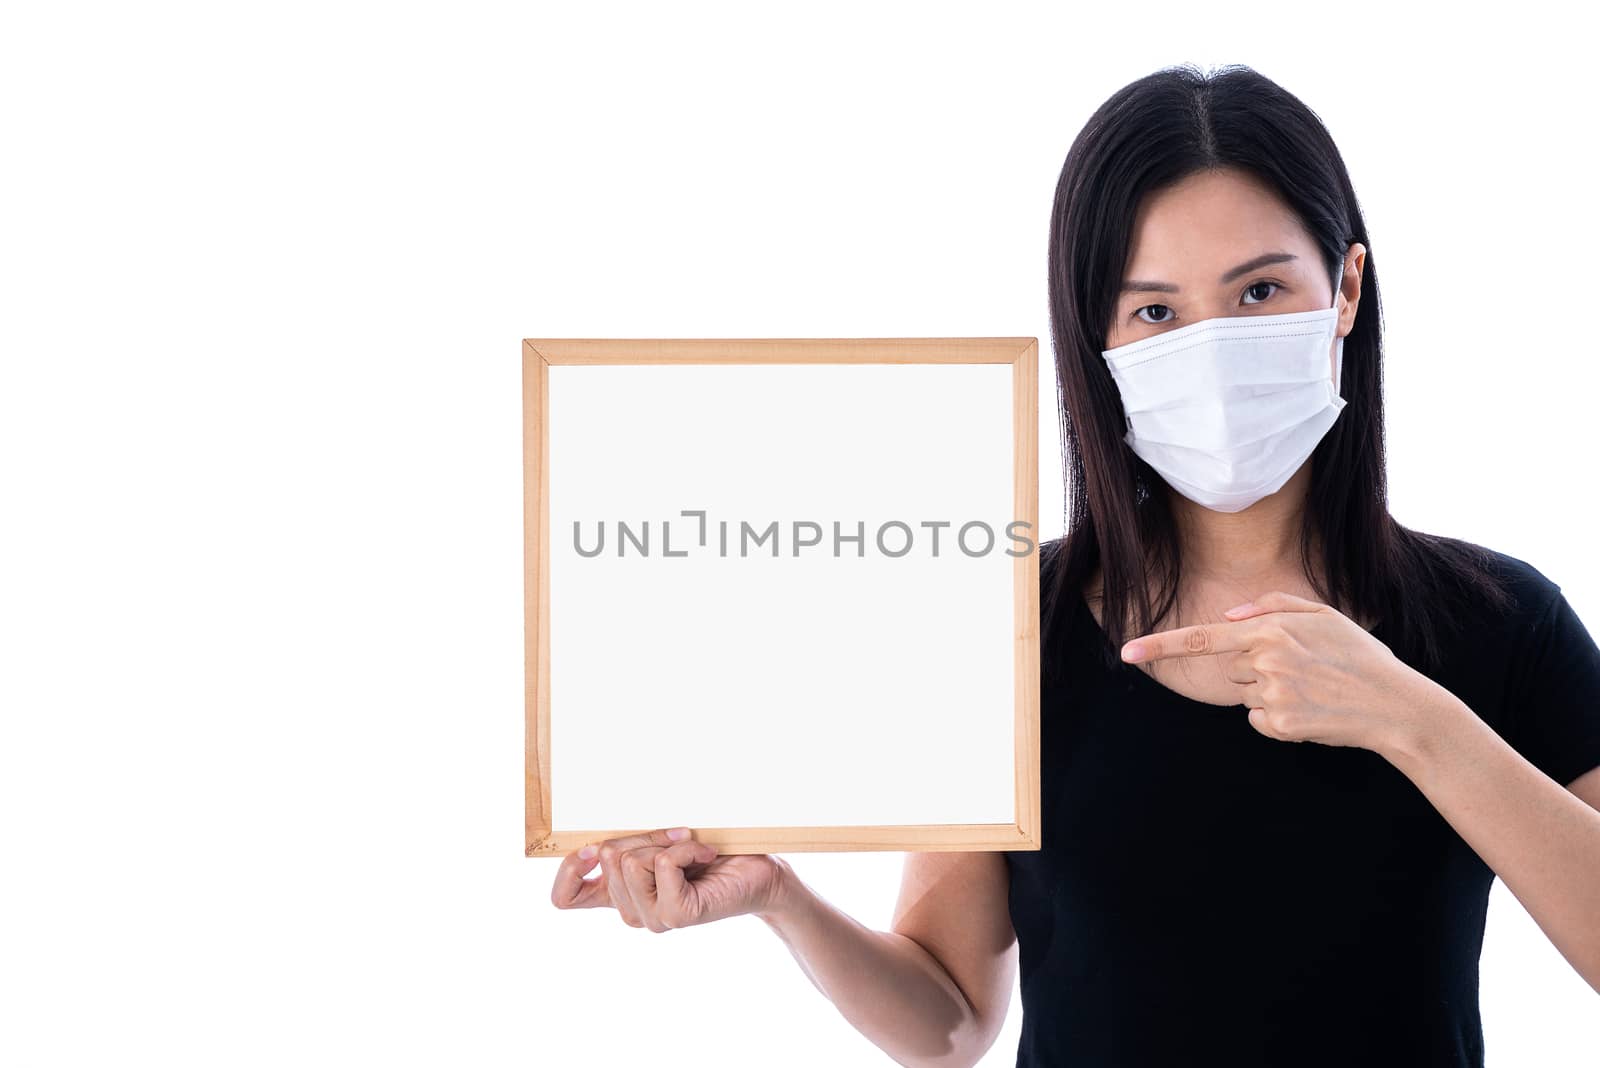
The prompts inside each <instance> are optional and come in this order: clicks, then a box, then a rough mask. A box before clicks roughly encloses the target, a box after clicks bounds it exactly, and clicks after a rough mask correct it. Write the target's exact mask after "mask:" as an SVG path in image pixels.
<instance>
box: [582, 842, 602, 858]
mask: <svg viewBox="0 0 1600 1068" xmlns="http://www.w3.org/2000/svg"><path fill="white" fill-rule="evenodd" d="M598 852H600V851H599V850H598V849H596V848H595V847H594V846H592V845H587V846H584V847H583V848H582V849H580V850H578V857H579V858H580V859H582V860H588V859H589V858H590V857H592V856H594V855H595V854H596V853H598Z"/></svg>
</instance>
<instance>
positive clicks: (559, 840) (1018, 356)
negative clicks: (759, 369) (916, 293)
mask: <svg viewBox="0 0 1600 1068" xmlns="http://www.w3.org/2000/svg"><path fill="white" fill-rule="evenodd" d="M1038 352H1039V342H1038V339H1037V338H1026V337H991V338H738V339H704V340H701V339H677V338H673V339H605V338H554V339H550V338H540V339H526V340H524V341H523V343H522V402H523V490H524V498H523V527H524V529H523V541H524V594H525V596H524V606H525V608H524V611H525V623H526V630H525V636H524V637H525V649H524V651H525V658H526V659H525V684H526V694H525V697H526V704H525V745H524V757H525V772H524V786H525V792H526V807H525V817H526V818H525V826H526V835H525V855H526V856H530V857H536V856H540V857H561V856H563V855H565V854H567V853H570V852H572V851H573V850H576V849H578V848H580V847H582V846H584V845H586V844H589V843H592V842H598V841H602V840H604V839H607V838H613V837H618V836H620V835H624V834H630V833H637V832H638V831H639V830H640V828H609V827H608V828H589V829H584V830H559V831H558V830H556V829H555V828H554V824H553V821H552V810H551V796H550V666H551V661H550V600H549V588H548V576H549V574H550V545H549V496H548V485H549V463H550V457H549V446H548V427H547V420H548V417H549V395H548V369H549V367H550V366H551V365H552V364H660V363H668V364H680V363H729V362H732V363H797V364H803V363H857V362H862V363H890V364H906V363H985V364H995V363H1003V364H1010V365H1011V369H1012V373H1011V382H1012V386H1011V392H1012V404H1013V411H1012V417H1013V418H1012V425H1013V428H1014V438H1015V440H1014V447H1013V463H1012V469H1013V476H1014V484H1013V504H1014V511H1013V516H1014V517H1015V518H1016V519H1018V520H1026V521H1027V523H1028V524H1029V530H1030V531H1031V532H1032V538H1033V540H1034V541H1035V543H1037V540H1038V530H1039V491H1038V483H1039V456H1038ZM1013 573H1014V587H1013V603H1014V613H1015V637H1014V647H1015V672H1014V678H1015V717H1016V719H1015V740H1016V770H1015V782H1016V818H1015V820H1014V821H1012V822H1008V823H969V824H927V825H908V826H864V827H848V826H846V827H841V826H834V827H787V828H759V827H757V828H751V827H696V828H694V831H695V837H696V838H697V839H699V840H701V841H704V842H708V843H710V844H711V845H714V846H715V847H716V848H717V849H718V850H719V851H720V852H722V853H724V854H732V853H780V852H809V851H822V850H827V851H850V850H898V851H957V850H997V849H1037V848H1039V808H1040V797H1039V555H1038V552H1037V551H1034V552H1029V553H1026V554H1025V555H1021V556H1017V557H1016V558H1015V560H1014V568H1013Z"/></svg>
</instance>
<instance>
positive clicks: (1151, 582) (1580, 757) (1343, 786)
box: [552, 67, 1600, 1065]
mask: <svg viewBox="0 0 1600 1068" xmlns="http://www.w3.org/2000/svg"><path fill="white" fill-rule="evenodd" d="M1367 241H1368V237H1367V234H1366V229H1365V226H1364V225H1363V222H1362V218H1361V213H1360V211H1359V208H1358V207H1357V204H1356V200H1355V196H1354V193H1353V189H1352V186H1351V183H1350V180H1349V178H1348V176H1347V174H1346V172H1345V169H1344V165H1343V162H1342V160H1341V158H1340V156H1339V153H1338V151H1337V149H1336V148H1335V146H1334V145H1333V143H1332V141H1331V140H1330V138H1329V136H1328V134H1327V132H1326V130H1325V129H1324V128H1323V126H1322V124H1321V123H1320V122H1319V121H1318V120H1317V118H1316V117H1315V116H1314V115H1313V114H1312V113H1311V112H1310V111H1309V110H1307V109H1306V107H1305V106H1304V105H1303V104H1302V103H1301V102H1300V101H1298V100H1297V99H1295V98H1294V97H1293V96H1291V95H1290V94H1288V93H1287V92H1285V91H1284V90H1283V89H1282V88H1280V87H1279V86H1277V85H1275V84H1274V83H1272V82H1271V81H1269V80H1267V79H1265V78H1263V77H1262V76H1260V75H1259V74H1257V73H1255V72H1254V71H1252V70H1250V69H1248V68H1238V67H1233V68H1225V69H1223V70H1221V71H1219V72H1216V73H1214V74H1212V75H1209V76H1207V75H1205V74H1202V73H1201V72H1200V71H1198V70H1195V69H1192V68H1188V67H1183V68H1176V69H1168V70H1163V71H1160V72H1157V73H1156V74H1153V75H1150V76H1149V77H1146V78H1142V79H1140V80H1138V81H1136V82H1134V83H1132V84H1130V85H1128V86H1126V87H1125V88H1123V89H1122V90H1120V91H1119V92H1118V93H1116V94H1115V95H1114V96H1113V97H1112V98H1111V99H1110V100H1108V101H1107V102H1106V103H1105V104H1104V105H1103V106H1102V107H1101V108H1100V109H1099V110H1098V111H1097V112H1096V113H1095V115H1094V116H1093V117H1092V118H1091V119H1090V120H1089V122H1088V124H1087V126H1086V127H1085V128H1084V130H1083V132H1082V133H1081V134H1080V135H1079V137H1078V138H1077V140H1076V142H1075V143H1074V144H1073V146H1072V148H1071V151H1070V152H1069V154H1068V157H1067V160H1066V165H1065V167H1064V169H1063V171H1062V175H1061V180H1060V182H1059V185H1058V187H1057V193H1056V201H1055V208H1054V213H1053V216H1052V221H1051V235H1050V256H1049V270H1050V273H1049V287H1050V307H1051V317H1052V332H1053V341H1054V347H1055V352H1056V359H1057V377H1058V380H1059V382H1060V389H1061V395H1060V400H1061V421H1062V433H1063V441H1064V443H1065V450H1064V451H1065V456H1066V472H1065V474H1066V480H1067V486H1068V490H1069V501H1070V504H1071V508H1070V513H1069V525H1068V530H1067V533H1066V535H1065V536H1064V537H1063V538H1061V539H1059V540H1058V541H1055V542H1051V543H1048V544H1046V545H1045V546H1043V547H1042V548H1041V553H1042V557H1041V568H1040V574H1041V586H1042V590H1041V596H1042V621H1043V636H1042V643H1041V644H1042V655H1041V662H1042V665H1043V668H1042V675H1043V678H1042V705H1041V745H1042V754H1041V760H1042V791H1043V842H1042V848H1041V849H1039V850H1038V851H1017V852H1001V853H913V854H909V855H908V856H907V858H906V867H905V876H904V883H903V886H902V891H901V896H900V901H899V905H898V908H897V909H896V913H895V919H894V922H893V925H892V930H890V931H886V932H885V931H873V930H869V929H866V928H864V927H863V926H861V925H860V924H858V923H856V922H855V921H854V920H852V919H850V918H849V917H847V916H845V915H843V914H841V913H840V912H839V911H838V910H837V909H834V908H833V907H832V906H830V905H828V904H827V903H826V902H824V901H822V900H821V899H820V898H819V897H818V896H817V895H816V894H815V893H813V892H811V891H810V890H809V889H808V888H807V887H806V886H805V885H804V883H803V882H802V881H801V880H800V879H799V878H798V877H797V876H796V875H795V874H794V872H793V870H792V869H791V868H790V867H789V866H788V865H787V864H786V863H784V862H783V861H782V860H781V859H779V858H776V857H765V856H733V857H720V858H718V857H716V856H715V851H714V850H712V849H711V848H710V847H708V846H706V845H704V844H703V843H698V842H695V841H694V840H693V839H692V837H689V838H685V839H684V840H681V841H680V840H675V839H673V838H671V837H670V836H669V835H667V834H666V833H664V832H659V831H658V832H654V833H652V834H649V835H641V836H637V837H629V838H622V839H616V840H613V841H610V842H607V843H604V844H603V845H601V846H600V847H599V849H598V855H597V856H590V857H585V856H584V855H583V852H584V851H580V853H578V854H574V855H572V856H570V857H568V858H567V859H566V860H565V861H564V862H563V865H562V868H561V870H560V872H559V873H558V875H557V878H556V881H555V885H554V887H553V890H552V897H553V900H554V901H555V903H556V904H557V905H558V906H561V907H589V906H594V905H599V904H603V903H604V904H610V905H612V906H614V907H615V908H617V910H618V911H619V912H620V913H621V914H622V917H623V919H624V920H625V921H626V922H628V923H629V924H631V925H633V926H644V927H648V928H650V929H651V930H656V931H660V930H666V929H669V928H672V927H679V926H686V925H689V924H696V923H703V922H707V921H708V920H711V919H716V918H720V917H723V916H727V915H736V914H739V913H754V914H756V915H760V916H761V917H763V919H765V920H766V921H767V923H768V924H769V925H770V926H771V927H772V929H773V930H774V931H775V932H776V933H777V934H778V936H779V937H780V938H782V939H783V940H784V941H785V942H786V943H787V944H788V945H789V947H790V949H791V950H792V952H793V953H794V955H795V956H796V958H797V959H798V960H799V961H800V963H801V966H802V968H804V969H805V971H806V973H807V974H808V975H809V976H810V977H811V978H812V980H813V982H815V983H816V985H817V986H818V988H819V989H821V990H822V992H823V993H824V994H825V995H826V996H827V997H829V998H830V999H831V1000H832V1001H833V1002H834V1004H835V1005H837V1006H838V1008H839V1009H840V1011H841V1012H842V1013H843V1014H844V1015H845V1016H846V1018H847V1019H849V1020H850V1022H851V1023H852V1024H853V1025H855V1026H856V1027H857V1028H858V1029H859V1030H861V1031H862V1033H863V1034H865V1035H866V1036H867V1037H868V1038H869V1039H870V1040H872V1041H873V1042H874V1043H876V1044H877V1045H878V1046H879V1047H881V1048H882V1049H883V1050H884V1051H885V1052H887V1053H888V1054H890V1055H891V1056H892V1057H893V1058H894V1059H895V1060H897V1061H898V1062H900V1063H901V1064H908V1065H912V1064H926V1065H933V1064H940V1065H950V1064H974V1063H976V1062H977V1061H978V1060H979V1058H980V1057H982V1055H983V1054H984V1052H985V1051H986V1050H987V1049H988V1048H989V1046H990V1045H991V1044H992V1043H993V1041H994V1039H995V1036H996V1034H997V1033H998V1031H999V1029H1000V1027H1001V1025H1002V1023H1003V1022H1004V1019H1005V1016H1006V1011H1007V1005H1008V1001H1009V996H1010V991H1011V987H1012V983H1013V976H1014V973H1013V970H1012V969H1013V961H1014V960H1015V959H1018V958H1020V965H1021V988H1022V995H1023V1017H1022V1038H1021V1043H1020V1047H1019V1049H1018V1056H1017V1063H1018V1064H1019V1065H1046V1064H1048V1065H1066V1064H1072V1065H1176V1064H1195V1063H1201V1064H1213V1063H1214V1064H1227V1065H1253V1064H1263V1065H1267V1064H1270V1065H1307V1064H1354V1063H1360V1064H1364V1065H1373V1064H1405V1065H1480V1064H1482V1063H1483V1057H1484V1051H1483V1037H1482V1029H1481V1026H1480V1023H1479V1017H1478V1004H1477V964H1478V955H1479V949H1480V946H1481V942H1482V936H1483V925H1484V916H1485V908H1486V905H1487V900H1488V893H1489V886H1490V883H1491V881H1492V879H1493V877H1494V876H1495V875H1499V876H1500V877H1501V878H1502V879H1503V880H1504V881H1505V883H1506V885H1507V886H1508V887H1509V888H1510V889H1511V890H1512V892H1514V893H1515V894H1516V895H1517V897H1518V898H1519V899H1520V900H1521V901H1522V902H1523V904H1524V905H1525V906H1526V907H1527V908H1528V910H1529V912H1530V913H1531V914H1532V915H1533V917H1534V919H1535V920H1536V921H1538V923H1539V924H1540V926H1541V927H1542V928H1543V930H1544V931H1545V932H1546V933H1547V934H1548V935H1549V937H1550V938H1551V940H1552V941H1553V942H1554V944H1555V945H1556V946H1557V948H1558V949H1559V950H1560V951H1561V952H1562V953H1563V954H1564V955H1565V957H1566V958H1567V960H1568V961H1570V962H1571V963H1572V965H1573V966H1574V967H1575V968H1576V969H1577V970H1578V971H1579V972H1580V973H1581V974H1582V975H1583V976H1584V978H1585V979H1587V980H1588V981H1589V983H1590V984H1591V985H1593V986H1595V987H1596V989H1597V990H1600V648H1597V647H1596V645H1595V643H1594V641H1593V640H1592V639H1591V637H1590V636H1589V634H1588V633H1587V631H1586V630H1585V628H1584V626H1583V624H1582V623H1581V622H1580V621H1579V619H1578V617H1577V616H1576V615H1575V614H1574V612H1573V610H1572V607H1571V606H1570V605H1569V604H1568V603H1567V601H1566V599H1565V597H1564V596H1563V595H1562V593H1561V592H1560V588H1559V587H1558V586H1557V585H1556V584H1555V583H1554V582H1552V581H1551V580H1550V579H1548V578H1546V577H1545V576H1544V575H1543V574H1541V573H1540V572H1539V571H1538V570H1536V569H1535V568H1533V567H1532V566H1531V565H1529V564H1527V563H1526V562H1524V561H1521V560H1518V559H1516V558H1514V557H1511V556H1508V555H1505V554H1503V553H1499V552H1495V551H1492V550H1488V549H1485V548H1482V547H1480V546H1476V545H1473V544H1471V543H1468V542H1465V541H1461V540H1458V539H1451V538H1445V537H1439V536H1432V535H1427V534H1422V533H1419V532H1417V531H1413V530H1409V529H1407V528H1405V527H1403V526H1401V525H1400V524H1399V523H1397V522H1396V521H1395V520H1394V519H1393V518H1392V517H1391V516H1390V515H1389V513H1388V509H1387V505H1386V491H1385V481H1384V459H1383V409H1382V395H1381V378H1380V375H1381V351H1382V349H1381V335H1380V332H1379V318H1378V287H1377V278H1376V276H1375V274H1374V269H1373V264H1372V257H1371V254H1370V252H1369V250H1368V248H1367ZM1129 639H1136V640H1133V641H1129ZM1119 652H1120V654H1121V655H1120V657H1119ZM1295 743H1311V744H1295ZM596 861H598V862H599V863H600V865H601V868H602V875H601V877H600V878H599V879H596V880H593V881H585V880H584V879H583V875H584V873H585V872H587V871H588V870H589V868H590V867H592V866H593V865H594V864H595V863H596ZM1013 943H1015V944H1016V945H1017V946H1018V950H1019V952H1018V954H1017V956H1016V957H1014V956H1013V954H1012V952H1011V946H1012V945H1013Z"/></svg>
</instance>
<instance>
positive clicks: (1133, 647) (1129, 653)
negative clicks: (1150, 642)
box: [1122, 642, 1144, 660]
mask: <svg viewBox="0 0 1600 1068" xmlns="http://www.w3.org/2000/svg"><path fill="white" fill-rule="evenodd" d="M1143 655H1144V649H1143V647H1141V646H1140V645H1139V643H1138V642H1129V643H1128V644H1127V645H1124V646H1123V647H1122V659H1124V660H1137V659H1139V658H1140V657H1141V656H1143Z"/></svg>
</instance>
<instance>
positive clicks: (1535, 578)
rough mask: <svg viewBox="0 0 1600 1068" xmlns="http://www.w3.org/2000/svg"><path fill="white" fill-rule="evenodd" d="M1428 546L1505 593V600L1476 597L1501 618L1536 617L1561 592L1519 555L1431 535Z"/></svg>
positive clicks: (1557, 584) (1523, 618) (1548, 577)
mask: <svg viewBox="0 0 1600 1068" xmlns="http://www.w3.org/2000/svg"><path fill="white" fill-rule="evenodd" d="M1429 541H1430V543H1431V544H1432V545H1433V547H1434V548H1435V549H1436V551H1438V552H1439V553H1440V554H1441V555H1444V556H1447V557H1450V558H1451V562H1452V563H1455V564H1457V565H1458V566H1459V565H1467V566H1469V567H1472V568H1476V569H1477V570H1479V571H1481V572H1483V573H1485V574H1487V575H1488V576H1489V577H1490V578H1491V579H1492V580H1493V581H1494V582H1495V583H1496V584H1497V585H1498V586H1499V588H1500V590H1501V591H1503V593H1504V594H1505V600H1504V601H1499V600H1497V599H1495V598H1493V597H1487V598H1480V599H1479V600H1480V601H1482V602H1485V603H1486V604H1487V607H1488V608H1489V609H1491V610H1492V611H1493V613H1494V614H1495V615H1496V616H1498V617H1501V618H1514V619H1517V620H1526V619H1529V618H1536V617H1538V616H1539V615H1541V614H1543V612H1544V611H1545V610H1546V609H1548V608H1549V607H1550V604H1551V602H1552V601H1554V600H1555V598H1556V596H1557V595H1558V594H1559V593H1560V592H1561V585H1560V583H1558V582H1556V581H1555V580H1554V579H1552V578H1551V577H1550V576H1549V575H1547V574H1545V573H1544V572H1543V571H1541V570H1540V569H1539V568H1538V567H1537V566H1535V565H1534V564H1533V563H1531V562H1530V561H1528V560H1525V559H1523V558H1522V557H1520V556H1515V555H1513V554H1512V553H1509V552H1506V551H1505V550H1503V549H1496V548H1493V547H1491V546H1487V545H1481V544H1479V543H1477V542H1474V541H1468V540H1467V539H1465V538H1454V537H1448V536H1443V535H1432V536H1430V537H1429Z"/></svg>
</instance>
